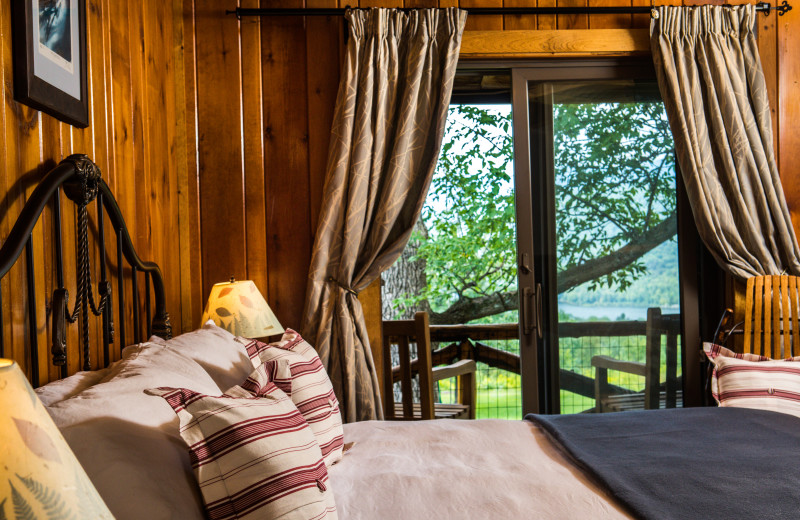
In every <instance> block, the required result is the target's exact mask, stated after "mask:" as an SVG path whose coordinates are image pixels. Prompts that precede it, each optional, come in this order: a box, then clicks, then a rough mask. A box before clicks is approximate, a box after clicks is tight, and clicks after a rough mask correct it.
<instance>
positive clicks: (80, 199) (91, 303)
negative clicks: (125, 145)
mask: <svg viewBox="0 0 800 520" xmlns="http://www.w3.org/2000/svg"><path fill="white" fill-rule="evenodd" d="M67 160H69V161H70V162H72V163H73V165H75V169H76V170H77V172H78V175H79V177H80V185H79V186H77V187H75V189H70V190H67V187H66V186H65V193H66V194H67V196H68V197H69V198H70V199H71V200H73V201H74V202H75V203H76V204H77V205H78V230H77V231H78V267H77V273H76V274H77V278H78V280H77V285H78V294H77V296H76V297H75V308H74V310H73V311H72V312H71V313H70V312H67V315H66V316H65V317H66V319H67V321H68V322H69V323H75V322H76V321H77V319H78V314H80V315H81V317H82V320H81V325H82V326H83V369H84V370H91V363H90V351H89V313H88V312H81V309H89V310H90V311H91V312H92V314H94V315H95V316H101V315H102V314H103V311H104V310H105V308H106V302H107V300H108V297H109V296H110V294H111V285H110V284H109V283H108V282H101V283H100V286H99V287H98V292H99V293H100V305H95V300H94V291H92V269H91V264H90V261H89V217H88V210H87V208H86V207H87V205H88V204H89V203H90V202H91V201H92V200H94V198H95V197H96V196H97V192H98V180H99V179H100V169H99V168H97V166H96V165H95V164H94V163H93V162H92V161H91V160H90V159H89V158H88V157H86V156H85V155H71V156H69V157H68V158H67Z"/></svg>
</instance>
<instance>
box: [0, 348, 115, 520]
mask: <svg viewBox="0 0 800 520" xmlns="http://www.w3.org/2000/svg"><path fill="white" fill-rule="evenodd" d="M0 518H3V519H15V520H19V519H28V518H109V519H113V518H114V517H113V516H112V515H111V512H110V511H109V510H108V507H106V504H105V503H104V502H103V499H102V498H100V494H99V493H98V492H97V490H96V489H95V487H94V485H92V482H91V481H90V480H89V477H88V476H87V475H86V472H85V471H84V470H83V468H82V467H81V465H80V463H79V462H78V459H76V458H75V455H74V454H73V453H72V450H71V449H70V448H69V445H67V441H65V440H64V437H63V436H62V435H61V432H60V431H59V430H58V427H57V426H56V425H55V423H53V420H52V419H51V418H50V415H49V414H48V413H47V410H46V409H45V407H44V405H43V404H42V402H41V401H39V398H38V397H37V396H36V394H35V393H34V391H33V388H31V385H30V384H29V383H28V380H27V379H25V375H24V374H23V373H22V370H20V369H19V366H18V365H17V364H16V363H15V362H14V361H12V360H10V359H0Z"/></svg>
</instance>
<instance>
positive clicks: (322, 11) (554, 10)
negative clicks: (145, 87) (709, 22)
mask: <svg viewBox="0 0 800 520" xmlns="http://www.w3.org/2000/svg"><path fill="white" fill-rule="evenodd" d="M654 7H658V6H654ZM694 7H697V6H694ZM721 7H734V6H732V5H730V4H723V5H722V6H721ZM791 9H792V6H791V5H789V2H788V0H783V3H782V4H780V5H776V6H775V7H773V6H772V5H771V4H770V3H769V2H759V3H757V4H756V11H758V12H762V13H764V14H765V15H766V16H769V12H770V11H778V14H779V15H781V16H783V15H784V14H786V12H788V11H790V10H791ZM347 10H348V8H328V9H326V8H316V9H280V8H275V9H244V8H241V7H238V8H236V9H235V10H229V11H225V14H235V15H236V17H237V18H241V17H243V16H339V15H343V14H344V13H345V12H347ZM400 10H401V11H408V10H410V9H400ZM464 10H465V11H467V12H468V13H469V15H470V16H475V15H486V14H510V15H515V14H649V13H650V12H651V10H652V7H649V6H630V7H471V8H466V9H464Z"/></svg>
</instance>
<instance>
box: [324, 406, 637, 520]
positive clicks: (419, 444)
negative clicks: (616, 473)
mask: <svg viewBox="0 0 800 520" xmlns="http://www.w3.org/2000/svg"><path fill="white" fill-rule="evenodd" d="M344 428H345V430H344V438H345V442H346V443H350V442H354V443H355V444H354V445H353V446H352V448H350V449H349V450H348V451H347V453H345V455H344V458H343V459H342V461H341V462H340V463H338V464H337V465H335V466H333V467H332V468H331V469H330V470H329V475H330V479H331V484H332V486H333V491H334V496H335V497H336V507H337V509H338V511H339V518H341V519H346V520H349V519H352V520H379V519H392V518H397V519H445V518H459V519H462V518H466V519H470V518H474V519H514V518H525V519H540V518H542V519H547V518H552V519H604V518H630V517H629V516H628V515H627V514H626V513H624V512H623V511H622V509H621V508H619V506H617V505H616V504H615V503H614V502H612V501H611V500H610V499H609V498H608V497H607V496H606V495H605V494H604V492H603V491H602V490H600V489H599V488H598V487H597V486H596V485H594V484H593V483H592V482H591V481H590V480H589V479H588V478H587V477H586V476H585V475H584V474H583V473H582V472H581V471H580V470H579V469H578V468H576V467H575V466H574V465H572V463H571V462H569V461H568V460H567V459H566V457H565V456H564V455H562V453H561V452H560V451H559V450H558V449H557V448H556V447H555V446H554V445H553V444H552V443H551V442H550V440H549V439H548V438H547V437H546V436H545V434H544V433H543V432H542V431H541V430H540V429H539V428H538V427H537V426H535V425H533V424H530V423H528V422H526V421H503V420H492V419H488V420H479V421H457V420H437V421H418V422H378V421H369V422H362V423H354V424H346V425H344Z"/></svg>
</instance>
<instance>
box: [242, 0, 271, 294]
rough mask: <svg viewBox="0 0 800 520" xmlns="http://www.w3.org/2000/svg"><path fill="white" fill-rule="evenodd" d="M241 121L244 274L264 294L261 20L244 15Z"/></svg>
mask: <svg viewBox="0 0 800 520" xmlns="http://www.w3.org/2000/svg"><path fill="white" fill-rule="evenodd" d="M240 5H241V6H242V7H252V8H257V7H258V5H259V2H258V0H243V1H242V2H241V4H240ZM240 32H241V42H242V43H241V48H242V67H241V77H242V79H241V82H242V124H243V128H244V133H243V145H244V185H245V189H244V204H245V208H246V210H245V224H246V226H245V229H246V236H247V238H246V239H247V278H249V279H250V280H253V282H254V283H255V284H256V287H258V289H259V290H260V291H261V294H267V289H268V286H267V269H268V266H267V234H266V230H267V221H266V214H265V208H266V204H265V195H266V193H265V190H264V140H263V139H261V136H263V135H264V115H263V110H262V99H263V87H262V83H261V20H259V19H258V18H250V19H247V18H243V19H242V21H241V23H240Z"/></svg>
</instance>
